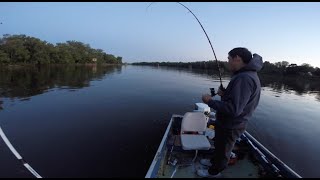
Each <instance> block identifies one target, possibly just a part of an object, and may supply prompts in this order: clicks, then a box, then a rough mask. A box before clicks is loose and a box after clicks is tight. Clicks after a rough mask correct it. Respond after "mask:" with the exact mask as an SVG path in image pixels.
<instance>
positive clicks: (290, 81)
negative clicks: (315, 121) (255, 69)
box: [259, 74, 320, 100]
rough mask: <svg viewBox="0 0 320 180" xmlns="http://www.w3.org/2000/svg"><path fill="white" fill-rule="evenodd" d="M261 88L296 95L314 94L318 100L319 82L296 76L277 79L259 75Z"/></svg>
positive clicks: (319, 96)
mask: <svg viewBox="0 0 320 180" xmlns="http://www.w3.org/2000/svg"><path fill="white" fill-rule="evenodd" d="M259 76H260V80H261V86H262V87H269V88H271V89H272V90H273V91H274V92H278V93H282V92H294V93H295V94H296V95H299V96H302V95H305V94H314V95H316V99H317V100H320V81H319V80H318V79H307V78H303V77H297V76H288V77H279V76H273V75H261V74H260V75H259Z"/></svg>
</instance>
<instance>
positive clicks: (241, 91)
mask: <svg viewBox="0 0 320 180" xmlns="http://www.w3.org/2000/svg"><path fill="white" fill-rule="evenodd" d="M253 87H254V82H253V80H252V79H251V78H250V77H248V76H241V77H238V78H237V79H235V82H234V84H233V86H232V87H231V90H230V92H229V93H228V94H226V95H228V97H227V99H226V100H225V101H217V100H212V99H210V100H209V101H208V105H209V107H211V108H213V109H215V110H217V111H219V112H222V113H226V114H228V115H230V116H231V117H236V116H239V115H240V114H241V113H242V112H243V109H244V108H245V106H246V105H247V103H248V101H249V99H250V97H251V94H252V93H253Z"/></svg>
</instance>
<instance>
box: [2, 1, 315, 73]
mask: <svg viewBox="0 0 320 180" xmlns="http://www.w3.org/2000/svg"><path fill="white" fill-rule="evenodd" d="M183 4H184V5H186V6H187V7H188V8H189V9H191V11H192V12H193V13H194V14H195V15H196V16H197V17H198V19H199V20H200V22H201V23H202V25H203V27H204V29H205V30H206V32H207V34H208V36H209V38H210V40H211V43H212V45H213V48H214V50H215V53H216V55H217V58H218V60H222V61H227V57H228V52H229V51H230V50H231V49H233V48H235V47H246V48H248V49H249V50H250V51H251V52H252V53H257V54H259V55H261V56H262V57H263V60H264V61H269V62H272V63H274V62H279V61H288V62H289V63H295V64H298V65H301V64H302V63H308V64H310V65H312V66H314V67H320V59H319V58H318V54H319V53H317V52H320V46H319V43H320V3H319V2H281V3H279V2H255V3H252V2H183ZM149 5H150V3H149V2H100V3H98V2H95V3H91V2H79V3H72V2H69V3H67V2H50V3H49V2H42V3H41V2H15V3H12V2H0V22H1V23H2V24H0V37H2V35H3V34H11V35H13V34H25V35H27V36H32V37H36V38H39V39H41V40H45V41H47V42H50V43H53V44H55V43H59V42H66V41H68V40H75V41H80V42H83V43H85V44H89V45H90V46H91V47H92V48H96V49H98V48H99V49H102V50H104V52H106V53H108V54H113V55H115V56H121V57H123V62H128V63H132V62H142V61H146V62H155V61H158V62H162V61H165V62H167V61H169V62H180V61H181V62H194V61H208V60H214V59H215V58H214V55H213V52H212V50H211V47H210V44H209V42H208V40H207V38H206V36H205V34H204V32H203V30H202V29H201V27H200V25H199V24H198V22H197V21H196V19H195V18H194V17H193V16H192V14H191V13H189V12H188V10H186V9H185V8H184V7H182V6H181V5H179V4H177V3H175V2H158V3H152V4H151V5H150V7H148V6H149Z"/></svg>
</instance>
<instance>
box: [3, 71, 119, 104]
mask: <svg viewBox="0 0 320 180" xmlns="http://www.w3.org/2000/svg"><path fill="white" fill-rule="evenodd" d="M112 73H118V74H119V73H121V66H110V65H47V66H18V65H13V66H1V67H0V98H11V99H12V98H18V99H19V100H20V101H28V100H29V99H30V97H32V96H35V95H38V94H42V93H45V92H48V91H50V89H53V88H58V89H69V90H70V91H74V90H76V89H80V88H83V87H88V86H90V81H92V80H101V79H102V78H103V77H104V76H105V75H106V74H112ZM2 104H3V100H1V99H0V109H2V106H1V105H2Z"/></svg>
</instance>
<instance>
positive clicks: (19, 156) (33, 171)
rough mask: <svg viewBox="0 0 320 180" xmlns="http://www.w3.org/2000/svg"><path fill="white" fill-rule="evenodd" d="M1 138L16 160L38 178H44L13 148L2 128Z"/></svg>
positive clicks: (0, 130) (0, 131)
mask: <svg viewBox="0 0 320 180" xmlns="http://www.w3.org/2000/svg"><path fill="white" fill-rule="evenodd" d="M0 136H1V138H2V139H3V141H4V143H5V144H6V145H7V146H8V148H9V149H10V151H11V152H12V153H13V154H14V155H15V156H16V158H17V159H18V160H19V161H20V162H21V163H22V164H23V165H24V167H26V168H27V169H28V171H30V173H31V174H33V175H34V176H35V177H36V178H42V177H41V176H40V175H39V174H38V173H37V172H36V171H35V170H34V169H33V168H32V167H31V166H30V165H29V163H27V162H26V161H25V160H24V159H23V158H22V156H21V155H20V154H19V153H18V152H17V150H16V149H15V148H14V147H13V146H12V144H11V143H10V141H9V139H8V138H7V136H6V135H5V134H4V132H3V130H2V129H1V126H0Z"/></svg>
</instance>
